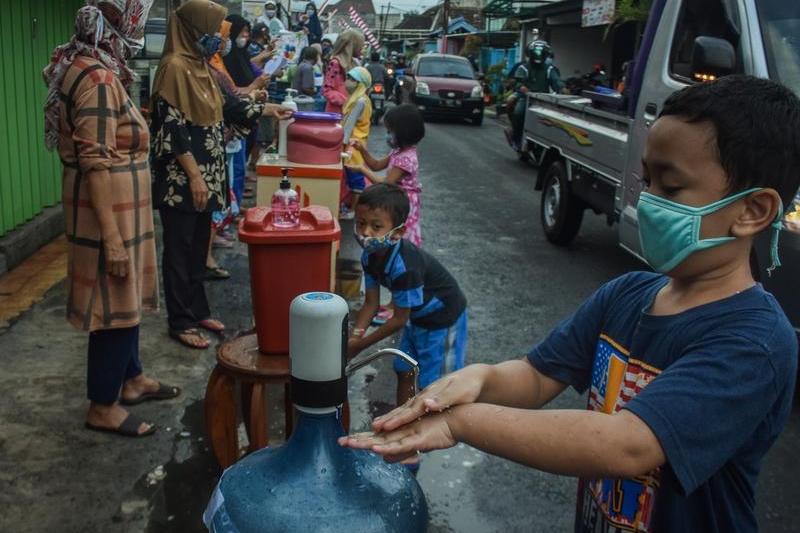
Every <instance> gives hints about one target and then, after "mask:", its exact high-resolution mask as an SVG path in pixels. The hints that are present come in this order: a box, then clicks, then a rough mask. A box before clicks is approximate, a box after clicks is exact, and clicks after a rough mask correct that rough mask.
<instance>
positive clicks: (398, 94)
mask: <svg viewBox="0 0 800 533" xmlns="http://www.w3.org/2000/svg"><path fill="white" fill-rule="evenodd" d="M394 75H395V79H396V80H397V81H396V83H395V84H394V91H392V92H393V96H394V103H395V104H397V105H400V104H402V103H403V86H404V85H405V83H406V82H405V81H404V80H403V77H404V76H405V75H406V67H397V68H395V69H394Z"/></svg>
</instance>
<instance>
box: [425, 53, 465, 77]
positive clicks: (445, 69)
mask: <svg viewBox="0 0 800 533" xmlns="http://www.w3.org/2000/svg"><path fill="white" fill-rule="evenodd" d="M417 75H418V76H432V77H435V78H459V79H465V80H472V79H475V73H474V72H473V71H472V67H471V66H470V64H469V63H468V62H467V61H466V60H464V61H461V60H458V59H439V58H429V59H422V60H420V62H419V71H418V73H417Z"/></svg>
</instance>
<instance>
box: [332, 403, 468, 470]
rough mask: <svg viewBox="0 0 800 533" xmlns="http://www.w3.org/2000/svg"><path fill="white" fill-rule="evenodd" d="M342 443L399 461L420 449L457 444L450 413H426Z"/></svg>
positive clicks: (344, 438) (428, 449)
mask: <svg viewBox="0 0 800 533" xmlns="http://www.w3.org/2000/svg"><path fill="white" fill-rule="evenodd" d="M339 444H340V445H342V446H347V447H349V448H356V449H360V450H372V451H373V452H375V453H377V454H380V455H382V456H383V458H384V459H385V460H386V461H388V462H390V463H395V462H398V461H402V460H404V459H408V458H409V457H413V456H415V455H416V454H417V453H418V452H430V451H433V450H444V449H447V448H451V447H453V446H455V445H456V440H455V439H454V438H453V432H452V431H451V430H450V426H449V425H448V423H447V413H438V414H435V415H431V416H426V417H425V418H421V419H420V420H417V421H415V422H414V423H413V424H407V425H405V426H403V427H402V428H400V429H397V430H395V431H389V432H386V433H359V434H355V435H351V436H349V437H342V438H341V439H339Z"/></svg>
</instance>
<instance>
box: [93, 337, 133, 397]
mask: <svg viewBox="0 0 800 533" xmlns="http://www.w3.org/2000/svg"><path fill="white" fill-rule="evenodd" d="M141 373H142V363H141V362H140V361H139V326H134V327H132V328H119V329H102V330H99V331H93V332H91V333H89V364H88V366H87V371H86V389H87V397H88V398H89V400H90V401H92V402H94V403H99V404H103V405H111V404H113V403H114V402H116V401H117V399H118V398H119V392H120V389H121V388H122V384H123V383H125V382H126V381H128V380H129V379H131V378H135V377H136V376H138V375H139V374H141Z"/></svg>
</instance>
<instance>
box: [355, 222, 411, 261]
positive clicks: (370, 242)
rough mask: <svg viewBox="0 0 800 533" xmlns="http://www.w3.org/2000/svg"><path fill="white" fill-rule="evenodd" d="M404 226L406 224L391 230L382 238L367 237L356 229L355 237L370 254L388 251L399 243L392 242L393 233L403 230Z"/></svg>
mask: <svg viewBox="0 0 800 533" xmlns="http://www.w3.org/2000/svg"><path fill="white" fill-rule="evenodd" d="M403 225H404V224H400V225H399V226H397V227H396V228H392V229H390V230H389V231H387V232H386V233H384V234H383V235H381V236H380V237H365V236H363V235H361V234H360V233H359V232H358V231H357V230H356V229H355V228H354V229H353V236H355V238H356V242H357V243H358V245H359V246H361V247H362V248H363V249H364V251H365V252H367V253H368V254H373V253H375V252H379V251H381V250H387V249H389V248H391V247H392V246H394V245H395V244H396V243H397V242H398V241H393V240H392V238H391V236H392V233H394V232H395V231H397V230H399V229H400V228H402V227H403Z"/></svg>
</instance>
